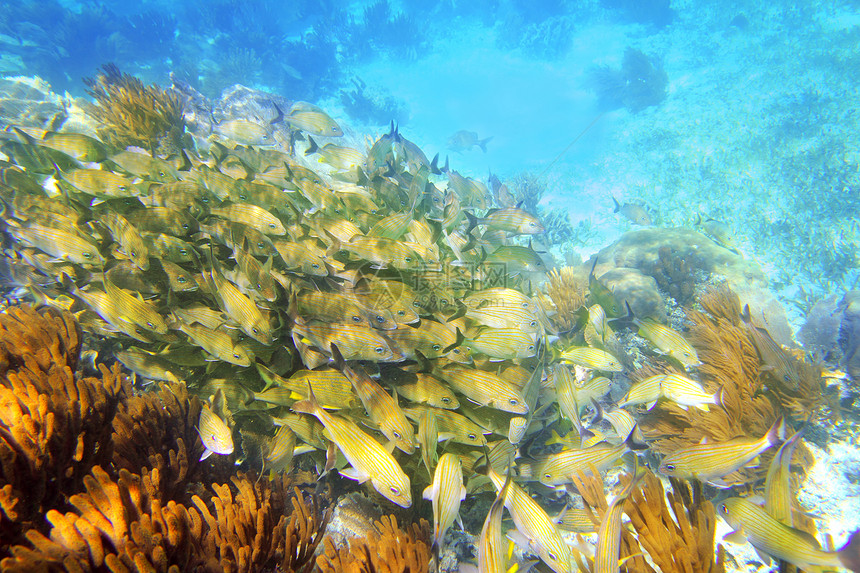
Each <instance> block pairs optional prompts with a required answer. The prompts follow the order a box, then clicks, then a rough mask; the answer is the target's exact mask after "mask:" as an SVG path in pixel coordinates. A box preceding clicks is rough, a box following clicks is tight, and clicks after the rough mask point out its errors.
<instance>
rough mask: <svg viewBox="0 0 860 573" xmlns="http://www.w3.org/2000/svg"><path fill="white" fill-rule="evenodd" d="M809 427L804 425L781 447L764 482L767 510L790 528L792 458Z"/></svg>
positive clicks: (791, 516) (792, 523) (792, 518)
mask: <svg viewBox="0 0 860 573" xmlns="http://www.w3.org/2000/svg"><path fill="white" fill-rule="evenodd" d="M807 427H808V425H804V426H803V428H801V429H800V431H799V432H795V433H794V435H793V436H791V438H789V439H788V440H786V441H785V442H784V443H783V444H782V445H781V446H780V447H779V450H777V452H776V455H775V456H774V457H773V460H771V462H770V466H768V469H767V477H766V478H765V481H764V508H765V510H766V511H767V512H768V513H769V514H770V515H771V516H773V517H774V518H775V519H776V520H777V521H779V522H780V523H784V524H785V525H788V526H789V527H790V526H792V525H794V515H793V508H792V505H793V503H792V502H793V501H794V494H793V493H792V491H791V458H792V457H793V456H794V448H795V447H796V446H797V444H798V443H800V439H801V438H802V437H803V434H804V433H805V432H806V428H807Z"/></svg>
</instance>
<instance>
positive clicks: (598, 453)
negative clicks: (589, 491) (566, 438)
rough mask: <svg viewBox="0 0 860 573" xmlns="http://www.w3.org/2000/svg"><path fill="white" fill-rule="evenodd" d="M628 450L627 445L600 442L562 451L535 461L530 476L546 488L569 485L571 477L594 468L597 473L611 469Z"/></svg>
mask: <svg viewBox="0 0 860 573" xmlns="http://www.w3.org/2000/svg"><path fill="white" fill-rule="evenodd" d="M627 450H628V446H627V443H622V444H619V445H612V444H610V443H608V442H600V443H599V444H596V445H594V446H591V447H590V448H586V449H584V450H562V451H561V452H559V453H557V454H547V455H544V456H541V457H540V458H538V459H536V460H535V464H534V468H533V469H532V474H533V475H534V476H536V477H537V478H538V479H539V480H540V482H541V483H542V484H544V485H548V486H552V487H555V486H559V485H564V484H566V483H570V479H571V476H572V475H574V474H576V473H577V472H586V471H588V470H589V468H591V467H592V466H594V467H595V468H597V470H598V471H603V470H605V469H608V468H610V467H612V466H613V465H614V464H615V463H616V462H617V461H618V460H620V459H621V456H622V455H624V453H625V452H626V451H627Z"/></svg>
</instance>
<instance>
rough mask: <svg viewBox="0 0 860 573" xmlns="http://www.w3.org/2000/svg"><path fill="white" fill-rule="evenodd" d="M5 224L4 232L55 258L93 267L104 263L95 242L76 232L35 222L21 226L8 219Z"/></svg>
mask: <svg viewBox="0 0 860 573" xmlns="http://www.w3.org/2000/svg"><path fill="white" fill-rule="evenodd" d="M7 225H8V226H7V228H6V232H7V233H9V234H10V235H11V236H12V237H14V238H15V239H17V240H18V241H19V242H21V243H23V244H25V245H27V246H28V247H33V248H36V249H39V250H40V251H42V252H45V253H47V254H49V255H51V256H52V257H53V258H55V259H59V260H65V261H69V262H71V263H76V264H79V265H84V266H94V267H102V266H103V265H104V263H105V259H104V257H102V254H101V253H100V252H99V250H98V247H97V246H96V245H95V243H93V242H92V241H91V240H89V239H88V238H87V237H84V236H82V235H80V234H78V233H77V232H73V231H66V230H63V229H54V228H51V227H45V226H43V225H37V224H31V225H27V226H26V227H21V226H19V225H17V224H13V221H12V220H8V221H7Z"/></svg>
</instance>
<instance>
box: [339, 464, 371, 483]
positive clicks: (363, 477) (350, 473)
mask: <svg viewBox="0 0 860 573" xmlns="http://www.w3.org/2000/svg"><path fill="white" fill-rule="evenodd" d="M340 475H342V476H343V477H345V478H348V479H354V480H355V481H357V482H358V483H364V482H366V481H367V480H369V479H370V476H369V475H367V474H366V473H364V472H361V471H359V470H357V469H355V468H353V467H349V468H344V469H342V470H340Z"/></svg>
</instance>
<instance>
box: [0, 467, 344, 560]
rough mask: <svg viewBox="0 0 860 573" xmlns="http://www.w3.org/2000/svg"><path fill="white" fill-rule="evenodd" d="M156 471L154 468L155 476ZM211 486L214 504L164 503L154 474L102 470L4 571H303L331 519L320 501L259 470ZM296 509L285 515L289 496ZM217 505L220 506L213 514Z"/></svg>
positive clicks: (17, 549)
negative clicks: (257, 474)
mask: <svg viewBox="0 0 860 573" xmlns="http://www.w3.org/2000/svg"><path fill="white" fill-rule="evenodd" d="M155 473H157V470H154V471H153V472H152V474H155ZM232 482H233V486H234V488H235V489H236V493H235V494H234V493H233V489H232V488H231V487H230V486H228V485H226V484H225V485H217V484H216V485H213V490H214V491H215V493H216V495H214V496H212V497H211V499H210V502H209V504H207V503H205V502H204V501H203V500H202V499H201V498H200V497H198V496H194V505H195V506H196V508H193V507H192V508H186V507H185V506H184V505H182V504H178V503H176V502H173V501H170V502H167V503H165V504H163V503H162V500H161V498H160V496H159V493H158V491H157V487H156V486H155V485H154V484H153V483H152V480H150V479H149V477H143V478H141V477H140V476H138V475H136V474H132V473H130V472H128V471H126V470H120V472H119V478H118V479H117V480H113V479H111V477H110V476H109V475H108V474H107V473H106V472H105V471H104V470H102V469H101V468H99V467H96V468H94V469H93V473H92V475H91V476H87V478H86V480H85V481H84V484H85V486H86V493H81V494H77V495H74V496H72V497H71V498H70V499H69V502H70V503H71V505H72V506H73V507H74V509H75V511H71V512H68V513H66V514H62V513H60V512H58V511H55V510H51V511H49V512H48V514H47V518H48V521H50V523H51V524H52V526H53V528H52V529H51V532H50V536H49V537H45V536H44V535H43V534H41V533H39V532H37V531H36V530H31V531H29V532H28V533H27V539H28V540H29V541H30V544H31V545H32V548H30V547H25V546H16V547H14V548H12V555H13V556H12V557H10V558H8V559H4V560H3V562H2V563H0V567H2V569H3V570H4V571H12V572H14V571H22V572H23V571H34V570H45V571H47V570H58V569H64V570H69V571H88V570H94V569H101V568H104V567H106V568H107V569H108V570H110V571H167V572H179V571H201V572H205V571H212V572H216V571H227V572H233V571H243V572H251V571H260V570H263V569H265V568H272V567H276V566H277V567H280V570H282V571H287V572H298V571H306V570H307V569H308V568H309V566H310V565H312V559H313V554H314V551H315V550H316V546H317V544H318V543H319V541H320V539H321V535H322V531H323V530H324V529H325V526H326V524H327V519H328V517H327V516H328V514H327V513H326V514H322V513H321V512H320V510H319V508H318V506H317V504H316V502H315V501H314V502H313V503H312V505H311V507H308V505H307V503H306V502H305V500H304V497H303V496H302V494H301V492H300V491H299V490H298V488H296V489H295V490H294V493H293V494H292V495H290V494H288V493H287V492H286V489H287V488H288V482H287V481H285V480H275V481H274V482H271V483H270V482H268V481H256V482H255V480H254V478H253V476H244V475H241V474H240V475H239V476H236V477H234V478H233V479H232ZM288 500H289V502H290V503H291V504H292V506H293V511H292V514H291V515H290V516H289V517H288V516H287V505H288V504H287V501H288ZM210 507H214V509H215V514H214V515H213V514H212V512H211V510H210Z"/></svg>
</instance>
